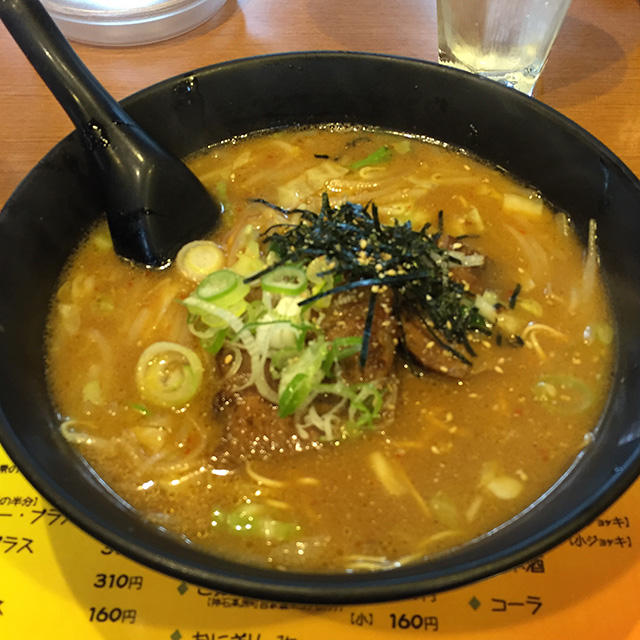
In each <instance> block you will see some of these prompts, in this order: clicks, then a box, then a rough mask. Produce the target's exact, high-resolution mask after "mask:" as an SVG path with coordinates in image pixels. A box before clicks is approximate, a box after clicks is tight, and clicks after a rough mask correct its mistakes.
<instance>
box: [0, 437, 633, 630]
mask: <svg viewBox="0 0 640 640" xmlns="http://www.w3.org/2000/svg"><path fill="white" fill-rule="evenodd" d="M418 637H421V638H429V637H433V638H447V639H451V638H459V639H473V640H516V639H517V640H573V639H574V638H579V639H580V640H592V639H593V640H596V639H597V640H601V639H607V640H640V481H638V482H636V483H635V485H633V486H632V487H631V489H630V490H629V491H627V493H626V494H625V495H624V496H622V498H621V499H620V500H619V501H618V502H616V503H615V504H614V505H613V506H612V507H611V508H610V509H609V510H608V511H607V512H606V513H604V514H603V515H602V516H601V517H599V518H598V519H597V520H595V521H594V522H593V523H592V524H590V525H589V526H588V527H586V528H585V529H584V530H582V531H581V532H580V533H578V534H576V535H574V536H572V537H571V538H570V539H569V540H568V541H566V542H565V543H564V544H562V545H561V546H560V547H558V548H556V549H554V550H553V551H551V552H549V553H547V554H545V555H544V556H542V557H539V558H535V559H534V560H532V561H530V562H528V563H527V564H525V565H523V566H519V567H517V568H516V569H513V570H511V571H508V572H506V573H503V574H501V575H499V576H496V577H493V578H491V579H488V580H484V581H482V582H477V583H475V584H472V585H470V586H466V587H463V588H460V589H456V590H454V591H448V592H445V593H442V594H438V595H435V596H426V597H423V598H417V599H412V600H403V601H398V602H389V603H384V604H374V605H352V606H351V605H349V606H329V607H328V606H313V605H297V604H286V603H276V602H267V601H261V600H255V599H251V598H244V597H241V596H235V595H229V594H226V593H222V592H219V591H214V590H211V589H205V588H202V587H198V586H196V585H193V584H187V583H185V582H181V581H180V580H177V579H175V578H170V577H167V576H164V575H162V574H160V573H157V572H155V571H153V570H151V569H148V568H146V567H144V566H141V565H139V564H137V563H136V562H134V561H132V560H129V559H128V558H126V557H124V556H122V555H120V554H118V553H116V552H115V551H113V550H112V549H110V548H108V547H105V546H104V545H103V544H102V543H100V542H97V541H96V540H94V539H93V538H91V537H90V536H89V535H87V534H86V533H84V532H83V531H81V530H80V529H78V528H77V527H76V526H75V525H73V524H72V523H71V522H69V521H68V520H67V519H66V518H65V517H64V516H63V515H62V514H61V513H60V512H59V511H58V510H57V509H56V508H54V507H52V506H51V505H50V504H49V503H47V502H46V501H45V500H44V498H43V497H42V496H40V495H39V494H38V492H37V491H36V490H35V489H34V488H33V487H32V486H31V485H30V484H29V483H28V482H27V481H26V480H25V478H24V477H23V476H22V474H21V473H20V471H19V470H18V468H17V467H16V466H15V465H14V464H13V463H12V462H11V460H10V459H9V458H8V456H7V455H6V454H5V452H4V451H3V450H2V449H0V639H1V640H32V639H33V640H36V639H37V640H66V639H69V640H72V639H73V640H75V639H76V638H79V639H82V640H134V639H135V640H343V639H349V640H351V639H355V640H358V639H360V638H362V639H365V638H366V639H367V640H376V639H378V638H392V639H393V638H399V639H401V638H418Z"/></svg>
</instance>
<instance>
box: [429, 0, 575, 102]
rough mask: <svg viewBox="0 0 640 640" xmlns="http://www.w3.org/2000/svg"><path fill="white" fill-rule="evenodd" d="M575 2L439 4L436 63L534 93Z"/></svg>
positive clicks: (447, 0) (468, 0)
mask: <svg viewBox="0 0 640 640" xmlns="http://www.w3.org/2000/svg"><path fill="white" fill-rule="evenodd" d="M570 4H571V0H438V59H439V61H440V63H441V64H446V65H449V66H452V67H457V68H459V69H464V70H466V71H472V72H474V73H478V74H480V75H483V76H485V77H487V78H490V79H492V80H496V81H498V82H502V83H503V84H506V85H509V86H512V87H515V88H516V89H519V90H520V91H522V92H524V93H526V94H528V95H531V94H532V92H533V87H534V85H535V83H536V80H537V79H538V76H539V75H540V72H541V71H542V67H543V66H544V63H545V62H546V60H547V55H548V54H549V50H550V49H551V45H552V44H553V41H554V40H555V37H556V35H557V34H558V31H559V29H560V26H561V25H562V21H563V20H564V17H565V15H566V13H567V9H568V8H569V5H570Z"/></svg>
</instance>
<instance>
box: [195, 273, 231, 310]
mask: <svg viewBox="0 0 640 640" xmlns="http://www.w3.org/2000/svg"><path fill="white" fill-rule="evenodd" d="M241 283H242V278H241V277H240V276H239V275H238V274H237V273H234V272H233V271H230V270H229V269H221V270H220V271H214V272H213V273H210V274H209V275H208V276H207V277H206V278H205V279H204V280H203V281H202V282H201V283H200V285H199V286H198V288H197V289H196V295H197V296H198V297H199V298H201V299H202V300H206V301H207V302H214V301H217V300H218V299H219V298H222V297H224V296H227V295H228V294H230V293H231V292H232V291H233V290H234V289H236V287H238V285H240V284H241Z"/></svg>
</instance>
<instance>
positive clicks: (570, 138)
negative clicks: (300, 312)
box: [0, 52, 640, 603]
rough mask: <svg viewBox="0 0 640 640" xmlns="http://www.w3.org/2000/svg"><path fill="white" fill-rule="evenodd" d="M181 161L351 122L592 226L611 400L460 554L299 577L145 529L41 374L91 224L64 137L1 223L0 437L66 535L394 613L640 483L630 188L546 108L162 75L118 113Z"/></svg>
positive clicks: (637, 257)
mask: <svg viewBox="0 0 640 640" xmlns="http://www.w3.org/2000/svg"><path fill="white" fill-rule="evenodd" d="M124 104H125V106H126V108H127V110H128V111H129V112H130V113H131V115H132V116H133V117H134V118H135V119H136V120H137V121H138V122H139V123H140V124H141V125H142V126H143V127H144V128H146V129H147V130H148V131H149V132H150V133H151V134H152V135H153V136H154V137H155V138H156V139H157V140H158V141H159V142H160V143H162V144H163V145H165V146H166V147H167V148H169V149H170V150H172V151H173V152H174V153H176V154H177V155H179V156H184V155H186V154H188V153H190V152H192V151H195V150H197V149H200V148H202V147H205V146H207V145H209V144H211V143H214V142H217V141H220V140H225V139H228V138H231V137H233V136H237V135H239V134H245V133H248V132H251V131H256V130H263V129H271V128H274V127H283V126H285V125H298V124H302V125H304V124H313V123H333V122H342V123H352V124H363V125H375V126H378V127H382V128H383V129H387V130H393V131H400V132H406V133H409V134H419V135H422V136H429V137H431V138H434V139H436V140H440V141H443V142H446V143H448V144H450V145H453V146H455V147H462V148H464V149H466V150H468V151H469V152H470V153H472V154H474V155H476V156H478V157H480V158H481V159H484V160H486V161H488V162H490V163H492V164H494V165H497V166H499V167H502V168H504V169H505V170H506V171H508V172H510V173H511V174H512V175H514V176H515V177H516V178H518V179H520V180H522V181H524V182H525V183H529V184H531V185H533V186H535V187H537V188H538V189H539V190H540V191H541V192H542V193H543V194H544V196H545V197H546V198H547V199H548V200H549V201H550V202H551V203H552V204H553V205H555V206H557V207H558V208H560V209H563V210H566V211H567V212H569V213H570V215H571V217H572V219H573V220H574V222H575V224H576V226H577V229H578V233H579V234H580V236H581V237H582V238H583V240H584V239H585V238H586V235H587V223H588V220H589V219H590V218H595V219H596V220H597V223H598V229H599V246H600V252H601V261H602V266H603V268H604V272H605V279H606V283H607V286H608V290H609V293H610V297H611V301H612V305H613V309H614V314H615V319H616V329H617V357H616V365H615V372H614V381H613V386H612V391H611V395H610V398H609V402H608V404H607V406H606V408H605V410H604V413H603V414H602V416H601V418H600V421H599V424H598V425H597V429H596V438H595V441H594V443H593V444H592V445H591V446H589V447H588V448H587V449H586V450H584V451H583V453H582V454H581V455H580V457H579V460H577V461H576V463H575V464H574V465H573V466H572V467H571V469H570V470H569V471H568V472H567V473H566V474H565V475H564V476H563V477H562V478H561V479H560V480H559V481H558V482H557V483H556V484H555V485H554V486H553V487H552V488H551V489H550V490H549V491H548V492H547V493H546V494H545V496H544V497H543V498H541V499H540V500H538V501H537V502H536V503H535V504H534V505H532V506H531V507H529V508H528V509H527V510H526V511H525V512H524V513H522V514H520V515H519V516H518V517H516V518H514V519H513V520H512V521H510V522H508V523H507V524H505V525H504V526H502V527H500V528H498V529H497V530H495V531H493V532H492V533H490V534H488V535H485V536H483V537H481V538H479V539H477V540H475V541H473V542H471V543H469V544H467V545H465V546H463V547H461V548H459V549H456V550H454V551H452V552H450V553H446V554H443V555H441V556H438V557H435V558H432V559H429V560H426V561H424V562H421V563H418V564H415V565H411V566H405V567H402V568H398V569H393V570H388V571H379V572H373V573H362V574H348V575H345V574H339V575H311V574H302V573H285V572H278V571H275V570H268V569H258V568H254V567H249V566H245V565H243V564H239V563H235V562H229V561H227V560H224V559H221V558H218V557H216V556H215V555H212V554H210V553H208V552H205V551H202V550H200V549H198V548H196V547H194V546H193V545H187V544H185V543H183V542H182V541H180V540H179V539H178V537H177V536H174V535H172V534H170V533H167V532H166V531H165V530H163V529H161V528H158V527H156V526H153V525H151V524H149V523H148V522H146V521H145V520H144V519H143V518H142V517H141V516H140V515H139V514H138V513H137V512H136V511H135V510H134V509H133V508H131V507H130V506H128V505H127V504H125V503H124V502H123V501H121V500H120V499H119V498H118V497H117V496H116V495H114V494H113V492H111V491H110V490H109V489H108V487H106V486H105V484H104V483H103V482H102V481H101V480H100V479H99V478H98V477H97V476H96V474H95V473H94V472H93V471H92V469H91V468H90V467H89V466H88V465H87V464H86V463H84V462H83V460H82V459H81V458H80V457H79V456H78V455H77V454H76V453H75V452H74V451H73V450H72V449H71V448H70V446H69V445H68V444H67V442H66V441H65V440H64V439H63V438H62V437H61V435H60V433H59V430H58V420H57V418H56V413H55V411H54V407H53V406H52V403H51V400H50V398H49V394H48V393H47V386H46V383H45V371H44V344H43V335H44V331H45V322H46V318H47V311H48V307H49V300H50V298H51V296H52V293H53V291H54V288H55V287H56V283H57V279H58V277H59V274H60V272H61V269H62V268H63V266H64V264H65V261H66V260H67V258H68V257H69V254H70V253H71V252H72V251H73V249H74V248H75V247H76V246H77V244H78V243H79V241H80V239H81V238H82V236H83V234H85V232H86V231H87V230H88V228H89V226H90V225H91V224H92V223H93V222H94V220H95V219H96V218H98V217H99V216H100V215H101V210H100V203H99V200H98V197H97V195H96V194H97V193H98V189H96V187H95V183H94V181H93V179H92V176H91V175H89V172H88V169H87V166H86V163H85V158H84V155H83V150H82V148H81V145H80V142H79V138H78V136H77V135H76V134H73V135H70V136H69V137H67V138H65V139H64V140H63V141H62V142H60V143H59V144H58V145H57V146H56V147H55V148H54V149H53V150H52V151H51V152H50V153H49V154H48V155H47V156H45V157H44V158H43V159H42V161H41V162H40V163H39V164H38V165H37V166H36V167H35V168H34V169H33V170H32V171H31V173H30V174H29V175H28V176H27V177H26V178H25V180H24V181H23V182H22V184H21V185H20V186H19V187H18V189H17V190H16V192H15V193H14V195H13V196H12V197H11V199H10V200H9V202H8V203H7V204H6V206H5V207H4V209H3V211H2V214H1V215H0V380H1V381H2V383H1V384H0V407H1V413H0V440H1V442H2V444H3V446H4V447H5V449H6V451H7V453H8V454H9V455H10V456H11V457H12V458H13V460H14V461H15V462H16V463H17V464H18V466H19V467H20V469H21V470H22V471H23V472H24V474H25V476H26V477H27V478H28V480H29V481H30V482H32V483H33V485H34V486H35V487H36V488H37V489H38V490H39V491H40V492H41V493H42V494H43V495H44V496H45V497H46V498H47V499H48V500H50V501H51V502H52V503H53V504H55V505H56V506H57V507H58V508H59V509H60V510H61V511H62V512H64V513H65V514H66V515H67V516H68V517H69V518H70V519H71V520H72V521H74V522H75V523H76V524H77V525H79V526H80V527H82V528H83V529H85V530H86V531H88V532H89V533H90V534H91V535H93V536H95V537H96V538H98V539H100V540H101V541H103V542H104V543H106V544H108V545H110V546H112V547H114V548H115V549H117V550H119V551H121V552H122V553H124V554H126V555H128V556H130V557H131V558H134V559H135V560H138V561H140V562H142V563H144V564H147V565H149V566H151V567H154V568H155V569H158V570H160V571H162V572H165V573H167V574H171V575H173V576H176V577H179V578H181V579H183V580H186V581H189V582H193V583H196V584H199V585H204V586H207V587H210V588H215V589H220V590H223V591H228V592H236V593H242V594H246V595H250V596H254V597H262V598H268V599H274V600H287V601H300V602H316V603H335V602H343V603H347V602H366V601H377V600H392V599H399V598H406V597H410V596H416V595H421V594H425V593H430V592H436V591H440V590H443V589H449V588H452V587H456V586H459V585H463V584H465V583H468V582H470V581H473V580H476V579H479V578H483V577H486V576H489V575H492V574H494V573H497V572H500V571H503V570H505V569H508V568H510V567H513V566H515V565H518V564H520V563H522V562H524V561H526V560H527V559H529V558H531V557H533V556H535V555H538V554H540V553H541V552H543V551H545V550H547V549H549V548H550V547H552V546H554V545H556V544H558V543H559V542H561V541H562V540H564V539H566V538H567V537H568V536H570V535H571V534H572V533H574V532H576V531H577V530H578V529H579V528H581V527H583V526H585V525H586V524H588V523H589V522H590V521H591V520H592V519H593V518H595V517H596V516H597V515H598V514H599V513H600V512H601V511H602V510H604V509H605V508H606V507H607V506H609V505H610V504H611V503H612V502H613V501H614V500H615V499H616V498H617V497H618V496H619V495H620V494H621V493H622V492H623V491H624V490H625V489H626V488H627V487H628V486H629V485H630V484H631V483H632V482H633V480H634V479H635V478H636V476H637V475H638V473H639V471H640V275H639V274H640V250H639V249H638V241H639V239H640V182H639V181H638V179H637V178H635V177H634V176H633V175H632V173H631V172H630V171H629V170H628V169H627V168H626V167H625V166H624V164H623V163H622V162H621V161H620V160H619V159H618V158H616V157H615V155H614V154H613V153H611V151H609V150H608V149H606V148H605V147H604V146H603V145H602V144H600V143H599V142H598V141H597V140H595V139H594V138H593V137H592V136H591V135H589V134H588V133H587V132H585V131H584V130H582V129H581V128H580V127H578V126H577V125H575V124H574V123H572V122H570V121H569V120H567V119H566V118H564V117H563V116H562V115H560V114H558V113H556V112H555V111H553V110H552V109H550V108H548V107H546V106H544V105H543V104H541V103H539V102H537V101H535V100H532V99H530V98H528V97H526V96H524V95H521V94H520V93H517V92H516V91H513V90H510V89H507V88H505V87H502V86H500V85H498V84H495V83H492V82H490V81H487V80H484V79H481V78H478V77H475V76H472V75H470V74H467V73H463V72H459V71H455V70H452V69H448V68H445V67H440V66H437V65H434V64H429V63H425V62H420V61H416V60H409V59H400V58H394V57H388V56H378V55H364V54H351V53H331V52H320V53H301V54H285V55H275V56H267V57H258V58H251V59H246V60H239V61H234V62H229V63H225V64H220V65H215V66H212V67H208V68H205V69H201V70H198V71H195V72H193V73H191V74H187V75H184V76H180V77H177V78H173V79H170V80H167V81H165V82H162V83H160V84H157V85H155V86H153V87H150V88H149V89H146V90H144V91H141V92H140V93H137V94H136V95H134V96H132V97H131V98H129V99H127V100H126V101H125V102H124Z"/></svg>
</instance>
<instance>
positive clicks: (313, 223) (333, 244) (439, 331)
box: [246, 193, 492, 367]
mask: <svg viewBox="0 0 640 640" xmlns="http://www.w3.org/2000/svg"><path fill="white" fill-rule="evenodd" d="M254 202H260V203H262V204H264V205H266V206H268V207H271V208H273V209H275V210H276V211H280V212H281V213H284V214H287V215H289V214H292V213H297V214H299V215H300V218H299V221H298V222H297V223H282V224H276V225H273V226H271V227H269V228H268V229H267V230H266V231H265V232H264V233H263V234H262V236H263V241H264V242H268V243H269V245H270V249H271V250H272V251H274V252H275V253H276V254H277V255H278V258H279V259H278V261H277V262H276V263H275V264H273V265H271V266H269V267H267V268H266V269H264V270H263V271H261V272H260V273H256V274H254V275H253V276H251V277H250V278H247V280H246V282H250V281H252V280H255V279H257V278H260V277H261V276H263V275H264V274H265V273H268V272H269V271H270V270H272V269H274V268H276V267H277V266H279V265H282V264H285V263H294V264H302V265H307V264H309V263H310V262H311V261H312V260H313V259H314V258H317V257H318V256H325V259H326V260H327V263H328V264H329V265H330V267H329V268H328V269H327V270H326V271H324V272H322V273H320V274H318V275H320V276H325V275H333V276H336V280H335V281H337V282H339V283H340V284H338V285H337V286H335V287H333V288H332V289H330V290H327V291H322V292H320V293H318V294H317V295H315V296H313V297H310V298H307V299H306V300H303V301H302V302H300V304H301V305H304V304H309V303H311V302H313V301H315V300H317V299H319V298H321V297H323V296H328V295H331V294H335V293H340V292H343V291H348V290H351V289H356V288H362V287H368V288H369V290H370V299H369V308H368V312H367V318H366V322H365V330H364V334H363V341H362V350H361V353H360V364H361V366H363V367H364V364H365V362H366V360H367V353H368V348H369V341H370V337H371V326H372V322H373V313H374V310H375V304H376V298H377V294H379V293H381V292H384V291H385V290H386V289H387V288H388V289H390V290H391V291H392V292H393V296H394V309H395V310H396V314H397V317H398V319H399V321H401V317H402V315H409V316H411V315H415V316H417V317H418V318H420V320H421V321H422V322H423V324H424V326H425V328H426V330H427V331H428V332H429V333H430V334H431V335H432V337H433V338H434V340H436V342H437V343H438V344H440V345H441V346H442V347H443V348H445V349H447V350H448V351H450V352H451V353H452V355H454V356H455V357H457V358H458V359H460V360H461V361H463V362H465V363H467V364H470V361H469V359H468V358H467V357H466V356H465V355H464V354H463V352H462V350H461V349H460V348H459V346H461V347H462V348H463V350H464V351H466V353H467V354H469V355H472V356H473V355H475V353H474V351H473V349H472V348H471V345H470V344H469V338H468V336H469V333H471V332H481V333H484V334H487V335H491V329H492V327H491V324H490V323H489V322H487V320H486V319H485V318H484V317H483V316H482V315H481V314H480V312H479V311H478V309H477V308H476V307H475V306H474V299H475V296H474V295H473V294H471V293H470V292H469V291H468V290H467V289H468V287H466V286H465V285H464V283H463V282H460V281H459V280H456V279H455V278H453V277H452V274H451V269H452V268H455V267H456V266H459V265H460V261H459V260H458V259H456V258H455V257H454V256H452V255H451V254H450V253H449V251H447V249H444V248H442V247H441V246H439V243H440V240H441V239H442V236H443V233H444V231H443V228H444V218H443V213H442V211H440V212H439V215H438V224H437V229H436V230H435V232H434V233H430V229H431V225H430V224H429V223H427V224H425V225H424V226H423V227H422V228H421V229H420V230H419V231H416V230H415V229H413V228H412V225H411V222H410V221H407V222H404V223H399V222H397V221H395V222H394V224H391V225H384V224H381V222H380V218H379V216H378V208H377V207H376V205H375V204H374V203H371V202H370V203H368V204H367V205H364V206H363V205H360V204H354V203H351V202H346V203H344V204H342V205H340V206H338V207H332V206H331V204H330V203H329V197H328V195H327V194H326V193H324V194H323V195H322V207H321V209H320V212H314V211H309V210H307V209H292V210H287V209H283V208H282V207H279V206H277V205H274V204H272V203H270V202H268V201H266V200H263V199H255V200H254Z"/></svg>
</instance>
